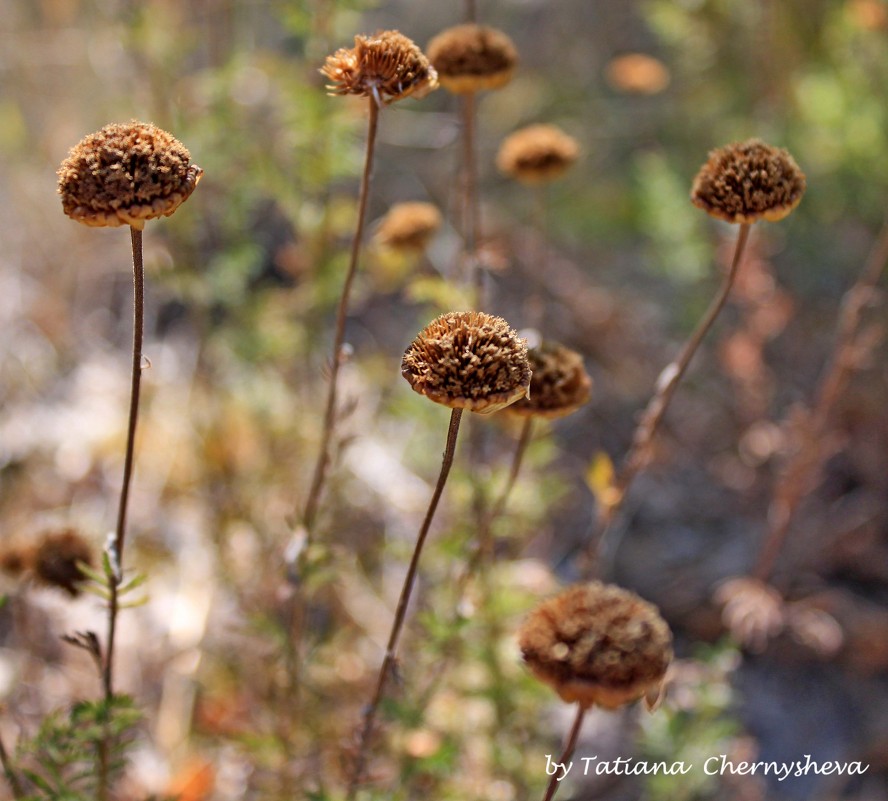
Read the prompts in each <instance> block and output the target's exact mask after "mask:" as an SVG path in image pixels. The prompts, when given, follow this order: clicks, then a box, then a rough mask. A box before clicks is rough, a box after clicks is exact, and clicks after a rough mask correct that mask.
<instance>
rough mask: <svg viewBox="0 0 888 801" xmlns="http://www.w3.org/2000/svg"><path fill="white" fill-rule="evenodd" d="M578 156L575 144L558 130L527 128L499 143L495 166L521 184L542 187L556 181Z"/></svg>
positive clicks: (537, 127) (533, 126)
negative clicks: (541, 185)
mask: <svg viewBox="0 0 888 801" xmlns="http://www.w3.org/2000/svg"><path fill="white" fill-rule="evenodd" d="M579 154H580V146H579V144H578V143H577V140H576V139H574V138H573V137H572V136H568V135H567V134H566V133H565V132H564V131H562V130H561V129H560V128H557V127H556V126H554V125H529V126H528V127H527V128H522V129H521V130H520V131H515V133H513V134H512V135H511V136H507V137H506V138H505V139H504V140H503V143H502V144H501V145H500V149H499V153H498V154H497V157H496V166H497V167H498V168H499V170H500V172H502V173H505V174H506V175H508V176H509V177H511V178H514V179H515V180H517V181H521V182H522V183H525V184H542V183H547V182H548V181H554V180H555V179H556V178H559V177H560V176H561V175H562V174H563V173H565V172H566V171H567V170H568V168H569V167H570V166H571V165H572V164H573V163H574V162H575V161H576V160H577V157H578V156H579Z"/></svg>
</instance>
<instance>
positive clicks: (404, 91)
mask: <svg viewBox="0 0 888 801" xmlns="http://www.w3.org/2000/svg"><path fill="white" fill-rule="evenodd" d="M321 73H323V75H325V76H326V77H327V78H328V79H329V80H330V81H331V83H330V84H329V85H328V86H327V88H328V89H329V90H330V94H334V95H360V96H361V97H373V98H375V99H376V101H377V102H378V103H380V104H383V103H386V104H387V103H393V102H394V101H395V100H402V99H403V98H405V97H408V96H410V95H413V96H414V97H416V98H422V97H425V96H426V95H427V94H428V93H429V92H431V91H433V90H434V89H437V88H438V74H437V73H436V72H435V68H434V67H432V65H431V64H430V63H429V60H428V59H427V58H426V57H425V55H424V54H423V52H422V50H420V49H419V47H417V46H416V44H414V43H413V42H412V41H411V40H410V39H408V38H407V37H406V36H404V35H403V34H402V33H399V32H398V31H379V32H378V33H376V34H374V35H373V36H355V46H354V47H352V48H347V47H343V48H340V49H339V50H337V51H336V52H335V53H334V54H333V55H332V56H327V62H326V63H325V64H324V66H323V67H322V68H321Z"/></svg>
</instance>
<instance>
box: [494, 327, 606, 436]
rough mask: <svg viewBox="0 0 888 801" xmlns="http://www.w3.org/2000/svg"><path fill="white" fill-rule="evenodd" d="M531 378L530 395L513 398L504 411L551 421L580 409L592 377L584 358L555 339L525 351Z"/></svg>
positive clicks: (590, 391)
mask: <svg viewBox="0 0 888 801" xmlns="http://www.w3.org/2000/svg"><path fill="white" fill-rule="evenodd" d="M527 358H528V361H529V362H530V369H531V371H532V373H533V378H532V379H531V380H530V397H529V398H521V399H520V400H517V401H515V403H513V404H512V405H511V406H509V407H508V409H507V410H506V411H507V412H508V413H509V414H516V415H520V416H521V417H547V418H549V419H550V420H554V419H556V418H558V417H564V416H565V415H568V414H571V413H572V412H575V411H576V410H577V409H579V408H580V406H582V405H583V404H584V403H586V402H587V401H588V400H589V397H590V396H591V394H592V379H591V378H590V377H589V374H588V373H587V372H586V368H585V367H584V366H583V357H582V356H580V354H579V353H577V352H576V351H574V350H571V349H570V348H566V347H564V346H563V345H559V344H558V343H557V342H544V343H543V344H542V345H540V346H539V347H537V348H531V349H530V350H528V351H527Z"/></svg>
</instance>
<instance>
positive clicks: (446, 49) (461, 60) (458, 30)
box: [427, 23, 518, 94]
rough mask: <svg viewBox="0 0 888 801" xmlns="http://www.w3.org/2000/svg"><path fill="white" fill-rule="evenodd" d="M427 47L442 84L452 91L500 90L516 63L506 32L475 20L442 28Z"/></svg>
mask: <svg viewBox="0 0 888 801" xmlns="http://www.w3.org/2000/svg"><path fill="white" fill-rule="evenodd" d="M427 50H428V53H429V60H430V61H431V62H432V64H433V65H434V67H435V69H436V70H437V71H438V77H439V78H440V80H441V85H442V86H443V87H444V88H445V89H447V90H448V91H450V92H453V93H454V94H471V93H473V92H481V91H483V90H485V89H499V88H500V87H502V86H505V85H506V84H507V83H508V82H509V81H510V80H512V74H513V73H514V72H515V65H516V64H517V63H518V53H517V52H516V50H515V45H514V44H512V40H511V39H510V38H509V37H508V36H506V34H504V33H503V32H502V31H498V30H496V29H495V28H487V27H485V26H483V25H475V24H474V23H469V24H466V25H457V26H455V27H453V28H448V29H447V30H445V31H442V32H441V33H439V34H438V35H437V36H436V37H435V38H434V39H432V41H431V42H429V46H428V48H427Z"/></svg>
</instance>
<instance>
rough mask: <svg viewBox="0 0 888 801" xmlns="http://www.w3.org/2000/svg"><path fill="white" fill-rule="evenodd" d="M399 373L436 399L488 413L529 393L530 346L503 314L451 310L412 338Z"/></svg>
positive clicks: (440, 401)
mask: <svg viewBox="0 0 888 801" xmlns="http://www.w3.org/2000/svg"><path fill="white" fill-rule="evenodd" d="M401 375H403V376H404V378H406V379H407V381H409V382H410V386H412V387H413V389H414V391H416V392H419V393H420V394H421V395H425V396H426V397H428V398H429V399H430V400H433V401H435V403H442V404H444V405H445V406H449V407H450V408H451V409H469V410H470V411H473V412H479V413H481V414H489V413H491V412H495V411H496V410H497V409H502V408H503V407H504V406H508V405H509V404H510V403H514V402H515V401H516V400H518V398H521V397H524V396H525V395H527V388H528V387H529V386H530V365H529V364H528V361H527V345H526V343H525V341H524V340H523V339H519V337H518V334H516V333H515V332H514V331H513V330H512V328H511V327H510V326H509V324H508V323H507V322H506V321H505V320H503V319H502V317H494V316H493V315H491V314H484V313H483V312H474V311H470V312H450V313H449V314H442V315H441V316H440V317H438V318H437V319H435V320H433V321H432V322H431V323H429V324H428V325H427V326H426V327H425V328H424V329H423V330H422V331H421V332H420V333H419V334H418V335H417V337H416V339H414V340H413V344H411V345H410V347H409V348H407V351H406V352H405V353H404V358H403V360H402V361H401Z"/></svg>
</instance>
